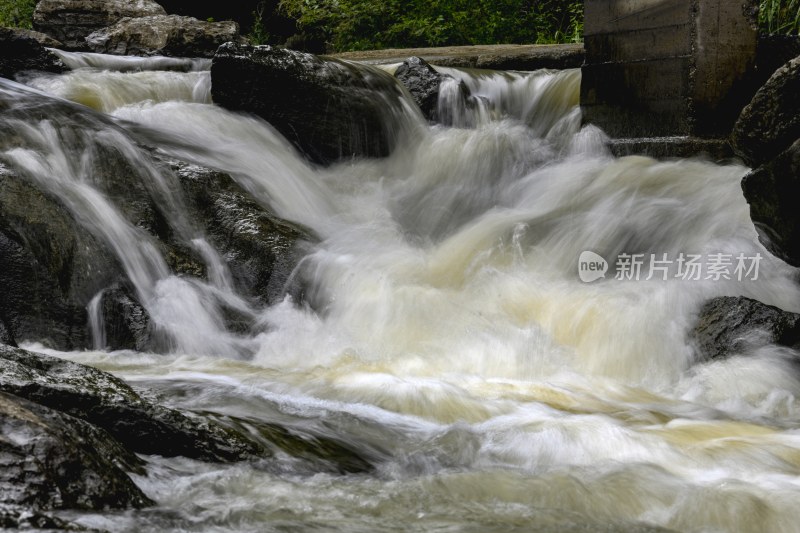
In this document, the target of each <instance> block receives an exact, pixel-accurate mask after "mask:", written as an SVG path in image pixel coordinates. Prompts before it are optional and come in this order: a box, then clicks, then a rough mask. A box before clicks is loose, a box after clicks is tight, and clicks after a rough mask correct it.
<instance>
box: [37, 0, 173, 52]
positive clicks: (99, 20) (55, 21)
mask: <svg viewBox="0 0 800 533" xmlns="http://www.w3.org/2000/svg"><path fill="white" fill-rule="evenodd" d="M166 14H167V13H166V11H164V8H163V7H161V6H160V5H158V4H157V3H155V2H153V1H152V0H40V1H39V2H38V3H37V4H36V10H35V11H34V13H33V27H34V29H35V30H37V31H40V32H42V33H46V34H47V35H49V36H51V37H53V38H54V39H57V40H59V41H61V42H62V43H64V48H65V49H66V50H86V49H87V47H86V42H85V38H86V36H87V35H89V34H90V33H92V32H93V31H96V30H99V29H100V28H105V27H106V26H110V25H112V24H114V23H115V22H117V21H119V20H121V19H123V18H125V17H148V16H152V15H166Z"/></svg>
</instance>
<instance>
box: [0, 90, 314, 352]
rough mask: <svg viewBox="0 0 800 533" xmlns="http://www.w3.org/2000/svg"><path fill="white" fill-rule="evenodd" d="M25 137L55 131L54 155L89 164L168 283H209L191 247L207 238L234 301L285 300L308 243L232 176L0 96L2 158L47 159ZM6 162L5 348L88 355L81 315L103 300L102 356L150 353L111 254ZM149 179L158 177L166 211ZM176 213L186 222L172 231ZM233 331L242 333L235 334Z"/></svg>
mask: <svg viewBox="0 0 800 533" xmlns="http://www.w3.org/2000/svg"><path fill="white" fill-rule="evenodd" d="M23 125H25V127H23ZM27 127H30V128H33V129H34V130H37V129H40V128H44V129H45V130H46V129H47V128H52V127H56V128H57V131H59V135H60V139H61V140H62V141H61V142H63V143H64V145H62V146H58V147H54V149H55V150H65V151H66V152H69V153H70V154H71V157H74V158H78V159H79V160H81V161H83V162H84V163H85V165H86V166H85V168H86V169H87V172H86V179H88V180H90V181H91V183H92V185H93V186H94V187H95V188H96V189H97V190H98V191H100V192H102V193H103V195H104V196H105V197H106V198H108V199H109V200H110V201H111V203H112V204H113V205H114V206H116V208H117V209H118V210H119V212H120V213H121V214H122V215H123V216H124V218H125V219H127V220H128V221H129V222H130V223H131V224H132V225H133V226H135V227H136V231H141V237H142V239H147V240H150V241H151V242H152V243H153V244H154V245H155V246H156V248H157V250H158V251H159V252H160V253H161V255H162V256H163V257H164V259H165V261H166V262H167V264H168V266H169V267H170V269H171V271H172V272H174V273H176V274H178V275H184V276H191V277H196V278H200V279H203V278H205V277H206V276H207V272H206V265H205V263H204V261H203V260H202V258H201V257H200V254H199V252H198V251H197V250H196V249H195V248H194V244H193V243H192V242H191V240H192V239H194V238H195V237H196V236H198V235H202V234H205V235H206V236H207V239H208V240H209V241H210V242H211V243H212V244H213V245H214V246H215V247H216V248H217V250H219V252H220V253H221V254H222V255H223V256H224V258H225V259H226V261H227V263H228V267H229V268H230V270H231V272H232V274H233V277H234V282H235V286H236V289H237V290H238V293H239V294H240V295H241V296H243V297H245V298H247V299H250V300H252V301H253V303H260V304H264V303H267V302H271V301H273V300H274V299H276V298H279V297H280V296H281V292H282V291H283V289H284V285H285V282H286V280H287V279H288V277H289V274H290V273H291V272H292V271H293V269H294V265H295V264H296V261H297V260H298V259H299V256H298V254H296V253H295V245H296V244H297V243H299V242H301V241H306V240H310V238H311V237H310V236H309V235H308V233H307V232H306V231H304V230H303V229H302V228H297V227H295V226H292V225H291V224H289V223H286V222H284V221H282V220H281V219H280V218H278V217H276V216H275V215H274V214H273V213H272V212H270V210H269V209H268V208H266V207H264V206H262V205H259V203H258V202H257V201H256V200H255V199H254V198H253V197H252V195H250V194H249V193H247V191H245V190H243V189H242V188H241V187H239V186H238V185H237V184H236V183H235V182H234V180H233V179H231V177H230V176H228V175H227V174H223V173H221V172H216V171H213V170H210V169H204V168H202V167H197V166H194V165H185V164H180V163H175V162H171V163H164V162H163V160H162V159H158V158H155V157H154V155H153V153H152V152H151V151H149V150H146V149H145V150H139V148H137V147H136V146H135V145H133V144H132V143H131V141H132V138H131V137H130V136H129V135H128V133H127V132H125V131H124V130H122V129H121V128H120V127H119V126H118V125H116V124H115V123H113V122H112V121H111V120H110V119H108V118H107V117H103V116H102V115H99V114H96V113H94V112H92V111H90V110H87V109H86V108H84V107H82V106H78V105H74V104H69V103H66V102H64V101H62V100H57V99H53V98H49V97H46V96H42V95H40V94H36V93H32V92H27V91H25V90H23V89H19V88H18V87H17V86H13V87H12V86H11V84H9V85H8V86H7V88H4V87H3V86H2V84H0V157H3V153H4V152H5V151H7V150H11V149H16V150H34V151H37V150H41V149H42V147H41V146H37V145H36V144H35V143H32V141H31V140H30V139H29V138H28V137H27V136H26V135H24V134H22V131H23V130H24V129H25V128H27ZM139 140H140V141H148V140H151V139H148V138H140V139H139ZM151 141H152V142H157V141H155V140H151ZM132 154H134V155H136V157H132ZM137 157H141V159H138V158H137ZM4 159H6V161H5V163H3V162H0V337H2V338H3V339H4V341H5V342H6V343H13V342H14V341H15V340H16V341H19V342H23V341H35V342H41V343H43V344H45V345H46V346H49V347H51V348H55V349H61V350H75V349H83V348H86V347H90V346H91V344H92V342H91V341H92V339H91V337H90V335H89V330H88V327H89V316H88V313H87V306H88V305H89V303H90V302H91V301H92V300H93V298H94V297H95V296H97V295H98V294H100V293H101V292H102V297H101V301H100V308H101V309H103V310H104V311H105V312H104V313H103V315H104V319H105V320H104V327H105V331H106V339H105V340H106V344H105V346H106V347H108V348H111V349H136V350H146V349H152V348H153V346H152V345H151V341H152V340H153V338H152V336H151V333H152V332H153V331H154V328H153V327H152V323H151V322H150V319H149V317H148V316H147V311H146V310H145V308H144V307H143V306H142V302H140V301H138V295H137V294H136V291H135V290H134V289H133V285H132V283H131V281H130V280H129V279H128V277H127V274H126V271H125V269H124V268H123V267H122V265H121V263H120V261H119V260H118V257H117V253H116V251H115V250H114V246H112V245H111V244H110V243H109V242H107V240H106V239H103V238H101V236H100V235H99V233H100V232H98V228H94V229H92V228H91V227H89V226H87V225H86V224H83V223H82V222H81V217H80V214H76V213H75V210H74V209H70V208H69V206H68V205H67V201H66V200H65V198H62V197H60V196H59V195H58V194H56V193H54V192H53V191H49V190H46V189H47V187H45V186H42V185H41V184H37V181H36V180H35V179H32V178H31V177H29V176H27V175H26V174H25V173H23V172H21V171H19V170H16V169H14V168H13V167H12V164H14V162H13V160H9V159H7V158H4ZM59 172H60V171H59ZM153 173H155V174H160V178H159V179H160V180H161V181H162V182H163V183H164V184H165V185H164V186H165V187H167V188H169V189H170V190H171V193H172V195H173V196H172V200H171V199H170V198H167V197H166V196H165V194H164V190H163V189H161V188H160V186H158V185H157V183H156V181H157V180H155V179H154V177H153V176H154V174H153ZM62 177H63V176H62ZM173 200H174V202H173ZM176 213H180V214H181V215H182V218H181V220H179V221H176ZM243 221H247V224H244V225H243V224H242V222H243ZM179 226H180V227H179ZM187 228H188V229H187ZM245 228H247V229H248V231H245ZM253 228H257V231H252V230H253ZM235 326H236V328H237V330H239V329H240V327H241V326H242V325H241V324H239V323H238V322H237V323H236V324H235ZM244 326H245V327H246V326H247V324H244ZM156 341H157V339H156Z"/></svg>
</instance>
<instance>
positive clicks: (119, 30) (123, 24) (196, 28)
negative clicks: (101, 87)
mask: <svg viewBox="0 0 800 533" xmlns="http://www.w3.org/2000/svg"><path fill="white" fill-rule="evenodd" d="M239 40H240V37H239V25H238V24H236V23H235V22H233V21H224V22H206V21H201V20H197V19H195V18H192V17H181V16H178V15H155V16H150V17H139V18H124V19H122V20H120V21H118V22H117V23H116V24H114V25H113V26H109V27H107V28H102V29H100V30H97V31H95V32H93V33H92V34H91V35H89V36H87V37H86V43H87V46H88V47H89V49H90V50H92V51H93V52H98V53H102V54H116V55H145V56H146V55H165V56H176V57H213V56H214V53H215V52H216V51H217V48H219V46H220V45H222V44H223V43H226V42H228V41H239Z"/></svg>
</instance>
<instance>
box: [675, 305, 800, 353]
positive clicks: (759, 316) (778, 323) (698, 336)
mask: <svg viewBox="0 0 800 533" xmlns="http://www.w3.org/2000/svg"><path fill="white" fill-rule="evenodd" d="M690 338H691V340H692V341H693V342H694V343H695V346H696V347H697V350H698V352H699V355H700V356H701V357H702V358H703V359H705V360H708V359H718V358H721V357H726V356H728V355H732V354H735V353H741V352H743V351H746V350H748V349H752V348H757V347H759V346H764V345H767V344H779V345H782V346H790V347H797V346H798V345H800V314H797V313H789V312H787V311H783V310H781V309H779V308H777V307H773V306H771V305H766V304H763V303H761V302H759V301H757V300H752V299H750V298H745V297H743V296H740V297H731V296H724V297H720V298H714V299H712V300H709V301H708V302H706V304H705V305H704V306H703V308H702V309H701V310H700V314H699V316H698V319H697V322H696V324H695V326H694V328H693V329H692V331H691V333H690Z"/></svg>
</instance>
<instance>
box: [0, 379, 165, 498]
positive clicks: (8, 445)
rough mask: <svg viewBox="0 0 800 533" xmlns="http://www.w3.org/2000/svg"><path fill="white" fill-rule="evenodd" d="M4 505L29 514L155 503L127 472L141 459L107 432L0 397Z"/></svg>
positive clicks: (0, 489)
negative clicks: (23, 510)
mask: <svg viewBox="0 0 800 533" xmlns="http://www.w3.org/2000/svg"><path fill="white" fill-rule="evenodd" d="M0 427H2V432H0V504H2V505H3V506H20V507H24V508H26V509H29V510H43V509H44V510H46V509H104V508H111V509H125V508H129V507H133V508H141V507H144V506H146V505H150V504H152V502H151V501H150V499H149V498H147V496H145V495H144V494H143V493H142V491H141V490H140V489H139V488H138V487H137V486H136V485H135V484H134V483H133V481H131V479H130V477H128V475H127V474H126V473H125V472H124V471H123V469H126V470H132V469H135V470H139V471H141V464H142V463H141V460H139V459H138V458H137V457H136V456H135V455H133V454H132V453H130V452H128V451H127V450H125V449H124V448H123V447H122V446H120V445H119V444H118V443H117V442H116V441H115V440H114V439H113V438H111V437H110V436H109V435H108V434H107V433H106V432H105V431H102V430H100V429H98V428H96V427H94V426H92V425H91V424H87V423H86V422H84V421H82V420H78V419H76V418H73V417H71V416H69V415H66V414H64V413H61V412H59V411H56V410H53V409H50V408H48V407H45V406H43V405H39V404H37V403H34V402H31V401H28V400H26V399H23V398H20V397H17V396H14V395H11V394H6V393H3V392H0Z"/></svg>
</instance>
